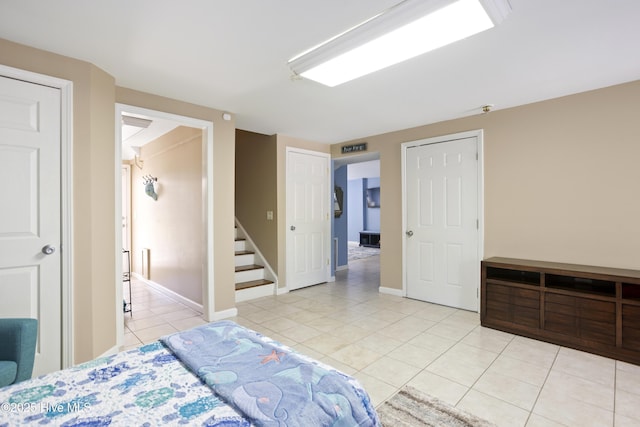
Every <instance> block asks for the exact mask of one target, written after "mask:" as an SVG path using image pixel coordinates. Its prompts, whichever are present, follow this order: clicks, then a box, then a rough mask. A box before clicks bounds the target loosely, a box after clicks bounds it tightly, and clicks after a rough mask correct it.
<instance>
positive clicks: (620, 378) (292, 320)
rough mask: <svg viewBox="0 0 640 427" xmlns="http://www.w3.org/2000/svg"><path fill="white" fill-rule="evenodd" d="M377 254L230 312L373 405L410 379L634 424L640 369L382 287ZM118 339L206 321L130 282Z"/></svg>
mask: <svg viewBox="0 0 640 427" xmlns="http://www.w3.org/2000/svg"><path fill="white" fill-rule="evenodd" d="M378 268H379V266H378V257H373V258H367V259H363V260H358V261H355V262H352V263H350V264H349V269H348V270H344V271H339V272H338V273H337V275H336V281H335V282H334V283H328V284H323V285H318V286H313V287H310V288H305V289H300V290H297V291H294V292H290V293H288V294H284V295H281V296H278V297H266V298H260V299H257V300H253V301H248V302H243V303H240V304H238V312H239V314H238V316H237V317H235V318H232V320H234V321H236V322H238V323H240V324H242V325H244V326H246V327H249V328H251V329H254V330H257V331H259V332H261V333H263V334H265V335H268V336H270V337H273V338H275V339H278V340H280V341H281V342H283V343H284V344H287V345H289V346H291V347H294V348H296V349H298V350H299V351H301V352H304V353H306V354H308V355H311V356H313V357H315V358H317V359H319V360H322V361H324V362H326V363H329V364H331V365H333V366H335V367H336V368H339V369H341V370H343V371H344V372H346V373H348V374H351V375H353V376H355V377H356V378H358V379H359V381H360V382H361V383H362V384H363V385H364V386H365V388H366V389H367V390H368V392H369V393H370V395H371V398H372V399H373V401H374V403H375V404H376V405H378V404H380V403H382V402H383V401H385V400H386V399H388V398H389V397H391V396H392V395H393V394H394V393H396V392H397V391H398V389H399V388H401V387H403V386H404V385H405V384H411V385H412V386H414V387H417V388H419V389H421V390H423V391H425V392H427V393H429V394H431V395H433V396H436V397H438V398H440V399H441V400H444V401H446V402H449V403H450V404H452V405H456V406H457V407H459V408H463V409H465V410H467V411H469V412H471V413H473V414H476V415H478V416H480V417H483V418H486V419H489V420H491V421H493V422H495V423H496V424H498V425H499V426H508V427H514V426H528V427H539V426H581V427H582V426H598V427H599V426H616V427H624V426H638V425H640V405H639V402H640V366H636V365H631V364H628V363H623V362H618V361H615V360H612V359H607V358H604V357H600V356H595V355H592V354H588V353H583V352H580V351H575V350H571V349H568V348H565V347H559V346H556V345H552V344H548V343H544V342H540V341H535V340H531V339H527V338H523V337H518V336H514V335H511V334H506V333H503V332H499V331H495V330H492V329H487V328H483V327H481V326H480V320H479V315H478V314H477V313H471V312H467V311H462V310H456V309H453V308H449V307H443V306H438V305H434V304H429V303H425V302H420V301H415V300H410V299H405V298H399V297H394V296H390V295H385V294H380V293H379V292H378V287H379V284H380V279H379V277H380V276H379V270H378ZM133 298H134V313H133V318H130V317H129V316H128V315H126V316H125V319H126V320H125V322H126V332H127V333H126V339H125V341H126V346H127V348H128V347H132V346H137V345H140V344H141V343H147V342H150V341H153V340H155V339H157V338H158V337H159V336H161V335H164V334H167V333H171V332H174V331H177V330H183V329H187V328H190V327H192V326H196V325H200V324H204V323H205V322H204V320H202V318H201V317H200V313H198V312H196V311H194V310H191V309H189V308H187V307H185V306H184V305H182V304H180V303H176V302H174V301H172V300H171V299H170V298H167V297H165V296H163V295H162V294H159V293H158V292H157V291H154V290H153V289H151V288H149V287H147V286H146V285H144V284H142V283H140V282H138V283H135V284H134V296H133Z"/></svg>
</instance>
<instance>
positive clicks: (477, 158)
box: [476, 151, 479, 160]
mask: <svg viewBox="0 0 640 427" xmlns="http://www.w3.org/2000/svg"><path fill="white" fill-rule="evenodd" d="M476 160H479V157H478V152H477V151H476Z"/></svg>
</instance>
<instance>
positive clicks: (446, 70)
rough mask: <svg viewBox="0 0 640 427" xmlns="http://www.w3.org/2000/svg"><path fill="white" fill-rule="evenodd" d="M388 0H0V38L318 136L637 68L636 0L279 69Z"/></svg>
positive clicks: (612, 80)
mask: <svg viewBox="0 0 640 427" xmlns="http://www.w3.org/2000/svg"><path fill="white" fill-rule="evenodd" d="M425 1H426V0H425ZM396 2H398V0H348V1H345V0H233V1H222V0H188V1H175V0H108V1H86V0H57V1H50V0H0V37H2V38H5V39H9V40H12V41H15V42H18V43H23V44H26V45H30V46H34V47H38V48H41V49H45V50H48V51H52V52H56V53H59V54H62V55H67V56H71V57H74V58H78V59H82V60H85V61H88V62H91V63H93V64H95V65H96V66H98V67H100V68H102V69H103V70H105V71H106V72H108V73H109V74H111V75H112V76H114V77H115V79H116V83H117V85H119V86H123V87H129V88H134V89H137V90H141V91H145V92H149V93H154V94H158V95H162V96H167V97H170V98H175V99H179V100H183V101H187V102H192V103H195V104H200V105H205V106H209V107H213V108H217V109H220V110H224V111H229V112H232V113H234V114H236V125H237V127H238V128H239V129H244V130H250V131H254V132H260V133H264V134H274V133H280V134H285V135H289V136H294V137H299V138H304V139H308V140H314V141H319V142H324V143H336V142H342V141H346V140H350V139H355V138H360V137H365V136H368V135H374V134H379V133H384V132H388V131H393V130H398V129H404V128H408V127H413V126H419V125H423V124H428V123H433V122H437V121H441V120H446V119H451V118H456V117H462V116H466V115H471V114H477V113H479V112H480V106H482V105H483V104H494V105H495V107H494V110H498V109H503V108H507V107H512V106H517V105H522V104H527V103H531V102H535V101H540V100H544V99H549V98H554V97H559V96H563V95H568V94H572V93H577V92H583V91H586V90H590V89H596V88H600V87H605V86H610V85H614V84H618V83H622V82H627V81H632V80H638V79H640V54H639V53H640V47H639V46H640V24H639V22H640V1H639V0H510V2H511V5H512V8H513V11H512V13H511V15H510V16H509V17H508V18H507V20H506V21H504V22H503V23H502V24H501V25H500V26H499V27H496V28H494V29H491V30H488V31H486V32H484V33H482V34H480V35H477V36H475V37H472V38H469V39H467V40H463V41H460V42H458V43H456V44H454V45H451V46H448V47H445V48H442V49H439V50H437V51H434V52H431V53H428V54H425V55H423V56H421V57H418V58H414V59H412V60H410V61H407V62H405V63H403V64H400V65H396V66H393V67H390V68H388V69H386V70H382V71H379V72H377V73H374V74H372V75H369V76H365V77H363V78H360V79H357V80H354V81H352V82H349V83H346V84H343V85H341V86H338V87H334V88H329V87H324V86H322V85H319V84H317V83H314V82H311V81H305V80H302V81H301V80H298V81H295V80H291V79H290V76H291V72H290V71H289V69H288V67H287V60H288V59H290V58H291V57H292V56H294V55H296V54H298V53H300V52H302V51H304V50H306V49H308V48H309V47H311V46H314V45H315V44H317V43H319V42H321V41H324V40H325V39H327V38H329V37H331V36H333V35H335V34H337V33H339V32H341V31H343V30H345V29H347V28H349V27H350V26H352V25H354V24H355V23H358V22H360V21H362V20H364V19H365V18H368V17H370V16H372V15H373V14H375V13H377V12H379V11H381V10H383V9H385V8H387V7H389V6H391V5H392V4H394V3H396ZM0 62H2V55H1V53H0Z"/></svg>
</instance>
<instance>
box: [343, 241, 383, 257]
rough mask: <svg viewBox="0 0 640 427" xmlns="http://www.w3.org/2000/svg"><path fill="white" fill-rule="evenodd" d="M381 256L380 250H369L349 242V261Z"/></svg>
mask: <svg viewBox="0 0 640 427" xmlns="http://www.w3.org/2000/svg"><path fill="white" fill-rule="evenodd" d="M375 255H380V248H367V247H365V246H360V245H359V244H358V243H354V242H349V257H348V258H349V261H355V260H358V259H363V258H369V257H371V256H375Z"/></svg>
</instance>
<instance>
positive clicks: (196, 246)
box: [131, 126, 206, 305]
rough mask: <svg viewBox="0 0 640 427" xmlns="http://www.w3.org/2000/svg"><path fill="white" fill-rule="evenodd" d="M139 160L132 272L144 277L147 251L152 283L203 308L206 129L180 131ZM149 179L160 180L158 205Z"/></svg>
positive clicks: (147, 148) (133, 190)
mask: <svg viewBox="0 0 640 427" xmlns="http://www.w3.org/2000/svg"><path fill="white" fill-rule="evenodd" d="M140 158H141V160H142V162H143V163H142V169H140V168H138V167H136V166H135V164H133V165H132V166H131V168H132V169H131V170H132V180H131V182H132V184H131V212H132V221H131V224H132V227H131V229H132V233H131V234H132V251H131V253H132V255H133V256H132V271H134V272H136V273H139V274H142V265H141V264H142V256H141V254H142V249H143V248H146V249H149V279H150V280H151V281H153V282H155V283H157V284H159V285H161V286H163V287H165V288H167V289H169V290H171V291H173V292H175V293H177V294H179V295H181V296H183V297H185V298H187V299H189V300H191V301H193V302H195V303H197V304H199V305H202V303H203V299H202V285H203V277H204V272H203V271H202V270H203V265H204V261H205V259H204V257H205V239H206V233H205V230H206V229H205V227H204V223H205V222H204V218H203V198H202V174H203V171H202V169H203V168H202V130H201V129H195V128H190V127H185V126H180V127H178V128H176V129H174V130H172V131H171V132H169V133H167V134H165V135H163V136H161V137H160V138H158V139H156V140H155V141H152V142H150V143H148V144H146V145H144V146H143V147H142V149H141V155H140ZM147 175H151V176H153V177H156V178H158V181H157V184H158V198H157V200H154V199H153V198H151V197H149V196H148V195H147V194H146V192H145V185H144V182H145V180H144V178H143V177H144V176H147Z"/></svg>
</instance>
